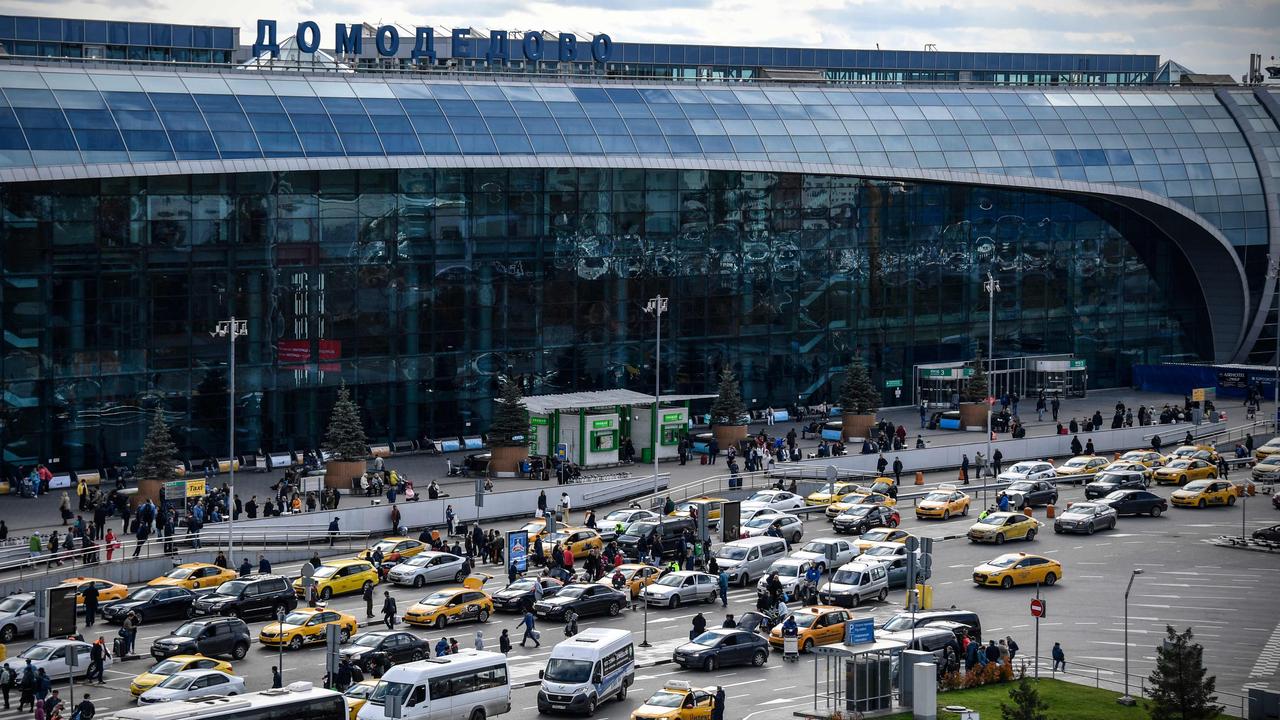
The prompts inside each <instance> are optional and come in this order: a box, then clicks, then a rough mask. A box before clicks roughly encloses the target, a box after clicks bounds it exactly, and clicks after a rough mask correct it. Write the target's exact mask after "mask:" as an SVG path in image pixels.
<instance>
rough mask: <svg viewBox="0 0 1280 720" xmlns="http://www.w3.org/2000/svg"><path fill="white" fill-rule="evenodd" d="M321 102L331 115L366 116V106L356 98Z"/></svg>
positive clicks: (323, 99)
mask: <svg viewBox="0 0 1280 720" xmlns="http://www.w3.org/2000/svg"><path fill="white" fill-rule="evenodd" d="M320 102H321V103H322V104H323V105H324V109H325V110H328V111H329V114H330V115H365V112H364V105H361V104H360V101H359V100H357V99H355V98H335V97H326V98H321V99H320Z"/></svg>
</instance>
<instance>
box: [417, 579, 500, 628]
mask: <svg viewBox="0 0 1280 720" xmlns="http://www.w3.org/2000/svg"><path fill="white" fill-rule="evenodd" d="M483 583H484V579H483V578H481V577H469V578H467V579H466V580H463V581H462V587H453V588H445V589H443V590H437V591H435V592H433V593H431V594H430V595H428V596H426V597H424V598H422V599H421V600H419V601H418V602H416V603H414V604H412V605H410V606H409V609H408V610H406V611H405V613H404V621H405V622H406V623H408V624H409V625H417V626H420V627H433V628H435V629H437V630H443V629H444V627H445V626H446V625H448V624H449V623H456V622H467V621H474V622H489V616H490V615H492V614H493V598H491V597H489V593H487V592H485V591H483V590H481V589H480V587H481V586H482V585H483Z"/></svg>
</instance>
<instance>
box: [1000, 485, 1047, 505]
mask: <svg viewBox="0 0 1280 720" xmlns="http://www.w3.org/2000/svg"><path fill="white" fill-rule="evenodd" d="M1004 492H1005V494H1006V495H1008V496H1009V499H1010V500H1011V501H1012V504H1013V507H1014V508H1016V509H1018V510H1021V509H1023V508H1025V507H1027V506H1028V505H1030V506H1031V507H1036V506H1039V505H1053V504H1054V503H1056V502H1058V486H1056V485H1054V484H1053V483H1051V482H1048V481H1047V480H1015V481H1014V482H1012V483H1009V487H1007V488H1005V489H1004Z"/></svg>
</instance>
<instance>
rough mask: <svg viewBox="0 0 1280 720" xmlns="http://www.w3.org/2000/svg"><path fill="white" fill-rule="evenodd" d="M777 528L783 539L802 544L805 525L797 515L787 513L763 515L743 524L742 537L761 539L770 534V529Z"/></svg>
mask: <svg viewBox="0 0 1280 720" xmlns="http://www.w3.org/2000/svg"><path fill="white" fill-rule="evenodd" d="M775 525H776V526H777V527H778V530H780V531H781V533H782V537H783V538H784V539H785V540H786V541H787V542H791V543H798V542H800V538H801V536H803V535H804V523H803V522H801V521H800V518H798V517H796V516H795V515H788V514H786V513H774V512H770V513H761V514H760V515H757V516H755V517H753V518H751V519H750V520H748V521H746V522H745V523H743V524H742V537H760V536H761V535H764V534H766V533H768V532H769V528H771V527H773V526H775Z"/></svg>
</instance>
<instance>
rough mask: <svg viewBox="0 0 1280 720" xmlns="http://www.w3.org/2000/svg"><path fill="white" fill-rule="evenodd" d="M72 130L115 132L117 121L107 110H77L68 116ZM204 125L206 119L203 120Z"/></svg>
mask: <svg viewBox="0 0 1280 720" xmlns="http://www.w3.org/2000/svg"><path fill="white" fill-rule="evenodd" d="M67 120H68V121H70V123H71V127H72V128H83V129H86V130H115V129H116V119H115V118H114V117H112V116H111V113H110V112H109V111H107V110H77V111H75V112H73V113H71V114H70V115H69V116H67ZM200 122H201V124H202V125H203V123H204V119H203V118H201V120H200Z"/></svg>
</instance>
